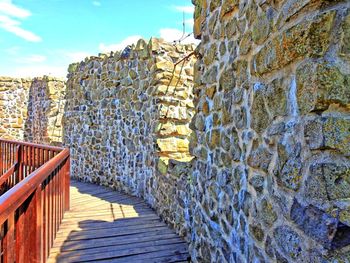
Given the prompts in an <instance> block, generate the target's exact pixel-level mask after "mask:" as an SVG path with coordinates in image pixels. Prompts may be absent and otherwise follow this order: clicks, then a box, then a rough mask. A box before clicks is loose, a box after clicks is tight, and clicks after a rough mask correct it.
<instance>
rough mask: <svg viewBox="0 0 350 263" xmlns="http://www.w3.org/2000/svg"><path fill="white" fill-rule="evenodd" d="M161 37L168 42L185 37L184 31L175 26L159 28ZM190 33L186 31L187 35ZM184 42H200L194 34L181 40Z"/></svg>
mask: <svg viewBox="0 0 350 263" xmlns="http://www.w3.org/2000/svg"><path fill="white" fill-rule="evenodd" d="M159 34H160V37H161V38H163V39H164V40H165V41H167V42H173V41H177V40H179V39H180V38H182V37H184V36H183V32H182V31H180V30H178V29H175V28H162V29H160V30H159ZM188 34H189V33H186V34H185V36H187V35H188ZM181 43H182V44H192V43H193V44H198V43H199V40H197V39H195V38H194V37H193V35H190V36H189V37H187V38H186V39H184V40H183V41H181Z"/></svg>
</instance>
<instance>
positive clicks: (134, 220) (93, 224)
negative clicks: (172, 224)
mask: <svg viewBox="0 0 350 263" xmlns="http://www.w3.org/2000/svg"><path fill="white" fill-rule="evenodd" d="M126 219H129V218H126ZM130 219H131V220H124V219H121V220H116V221H112V222H109V224H106V222H98V221H96V222H95V221H91V222H86V223H85V224H83V222H79V224H76V225H72V224H64V225H61V226H60V230H59V231H60V232H61V231H64V230H66V229H73V228H74V229H75V230H77V231H79V230H84V229H87V228H88V229H100V228H109V227H113V225H115V226H116V227H128V226H134V225H139V224H151V223H159V222H161V221H160V219H159V218H158V217H156V216H152V217H149V218H130Z"/></svg>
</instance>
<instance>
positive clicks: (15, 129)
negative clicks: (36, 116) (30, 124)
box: [0, 77, 32, 140]
mask: <svg viewBox="0 0 350 263" xmlns="http://www.w3.org/2000/svg"><path fill="white" fill-rule="evenodd" d="M31 83H32V82H31V80H30V79H14V78H8V77H0V137H1V138H5V139H17V140H21V139H23V137H24V123H25V120H26V118H27V105H28V94H29V88H30V86H31Z"/></svg>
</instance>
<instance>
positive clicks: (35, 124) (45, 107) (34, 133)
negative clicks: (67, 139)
mask: <svg viewBox="0 0 350 263" xmlns="http://www.w3.org/2000/svg"><path fill="white" fill-rule="evenodd" d="M50 82H55V83H57V82H58V80H55V79H50V78H49V77H46V76H44V77H43V78H35V79H33V81H32V83H31V85H30V87H29V91H28V103H27V116H26V118H25V122H24V136H23V137H24V138H23V139H24V141H29V142H35V143H42V144H50V145H52V146H62V139H63V134H62V115H63V114H64V104H65V100H64V93H63V94H60V93H59V92H61V91H59V90H57V91H56V90H53V89H51V90H50V86H49V83H50ZM53 98H55V99H53Z"/></svg>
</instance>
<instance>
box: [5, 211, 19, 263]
mask: <svg viewBox="0 0 350 263" xmlns="http://www.w3.org/2000/svg"><path fill="white" fill-rule="evenodd" d="M6 225H7V226H6V232H5V236H4V238H3V245H4V254H3V255H4V263H13V262H15V254H16V252H15V213H12V214H11V215H10V217H9V218H8V219H7V223H6Z"/></svg>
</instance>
